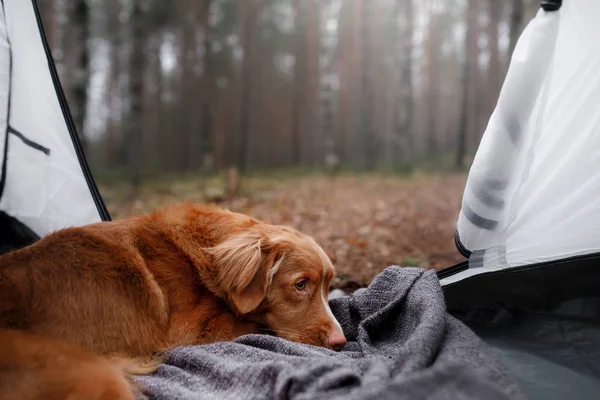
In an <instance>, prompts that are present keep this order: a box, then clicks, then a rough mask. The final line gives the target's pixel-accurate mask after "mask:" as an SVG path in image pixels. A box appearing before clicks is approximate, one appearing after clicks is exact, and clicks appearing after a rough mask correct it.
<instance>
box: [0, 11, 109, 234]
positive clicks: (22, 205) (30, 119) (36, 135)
mask: <svg viewBox="0 0 600 400" xmlns="http://www.w3.org/2000/svg"><path fill="white" fill-rule="evenodd" d="M2 8H3V9H2V16H1V17H2V18H0V124H1V125H0V135H1V137H2V140H1V142H2V144H1V146H2V147H1V148H2V150H4V148H5V141H6V147H7V148H6V150H7V152H6V157H2V162H3V165H4V168H5V173H4V174H3V183H4V186H3V188H4V190H3V192H2V198H1V200H0V209H1V210H2V211H5V212H7V213H8V214H10V215H12V216H14V217H16V218H17V219H18V220H20V221H21V222H23V223H24V224H26V225H27V226H29V227H30V228H31V229H32V230H33V231H34V232H36V233H37V234H38V235H40V236H44V235H46V234H47V233H49V232H52V231H54V230H57V229H60V228H64V227H67V226H74V225H83V224H87V223H91V222H96V221H100V220H101V213H102V212H103V211H104V210H103V207H104V206H103V204H102V201H101V199H99V197H98V196H96V197H95V196H94V194H93V193H94V190H96V188H95V185H94V184H93V181H91V177H88V179H87V180H86V175H85V169H86V168H87V164H85V160H84V158H83V155H82V154H81V153H79V154H78V152H77V151H76V144H77V142H74V141H73V140H72V135H74V131H73V128H72V127H71V130H70V129H69V126H68V123H70V116H69V114H68V109H67V108H66V104H65V103H64V101H63V102H62V103H61V100H60V96H61V95H62V92H61V90H60V87H59V86H58V82H57V80H56V79H55V80H53V76H52V73H53V72H55V71H53V68H54V65H53V64H52V62H51V61H49V59H48V58H47V54H46V48H45V47H44V40H43V39H42V35H41V30H40V26H39V19H38V18H39V15H38V14H36V10H35V8H34V4H33V2H32V1H26V0H19V1H16V0H12V1H4V2H2ZM55 78H56V77H55Z"/></svg>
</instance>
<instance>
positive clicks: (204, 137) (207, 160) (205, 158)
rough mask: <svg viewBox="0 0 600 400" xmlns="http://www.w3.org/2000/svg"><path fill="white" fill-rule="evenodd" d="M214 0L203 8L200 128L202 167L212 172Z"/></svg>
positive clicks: (204, 4)
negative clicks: (211, 11)
mask: <svg viewBox="0 0 600 400" xmlns="http://www.w3.org/2000/svg"><path fill="white" fill-rule="evenodd" d="M211 4H212V0H204V3H203V8H202V16H203V21H202V25H203V30H204V43H203V47H204V60H203V71H202V76H203V84H202V88H203V95H202V126H201V129H200V140H201V143H200V149H201V156H202V168H203V170H204V171H205V172H210V171H211V170H212V168H213V165H214V161H213V157H212V153H213V135H212V127H213V107H212V104H213V101H214V87H213V86H214V85H213V82H214V74H213V56H212V27H211V26H210V17H211V13H210V9H211Z"/></svg>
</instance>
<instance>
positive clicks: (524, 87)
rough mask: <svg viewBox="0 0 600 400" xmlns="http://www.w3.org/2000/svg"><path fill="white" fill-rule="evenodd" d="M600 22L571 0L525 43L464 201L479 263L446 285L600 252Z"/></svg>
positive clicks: (467, 243) (465, 232) (593, 11)
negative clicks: (599, 72) (511, 269)
mask: <svg viewBox="0 0 600 400" xmlns="http://www.w3.org/2000/svg"><path fill="white" fill-rule="evenodd" d="M599 18H600V2H598V1H596V0H568V1H565V2H563V4H562V7H561V8H560V10H558V11H556V12H546V11H544V10H540V11H539V12H538V14H537V16H536V17H535V18H534V19H533V20H532V21H531V23H530V24H529V25H528V26H527V28H526V29H525V31H524V32H523V34H522V36H521V37H520V39H519V41H518V43H517V46H516V48H515V51H514V54H513V56H512V59H511V62H510V67H509V71H508V73H507V76H506V80H505V82H504V85H503V88H502V91H501V93H500V96H499V99H498V103H497V106H496V109H495V111H494V113H493V115H492V116H491V118H490V121H489V124H488V126H487V129H486V131H485V133H484V135H483V138H482V141H481V143H480V146H479V149H478V151H477V154H476V157H475V159H474V162H473V165H472V167H471V169H470V171H469V177H468V180H467V184H466V187H465V192H464V195H463V202H462V209H461V212H460V215H459V218H458V222H457V237H458V243H459V248H461V249H462V250H463V253H464V254H465V255H467V256H469V262H468V263H469V265H468V268H463V269H462V271H461V272H459V273H456V274H453V275H451V276H446V277H445V278H444V279H443V284H444V285H447V284H451V283H454V282H457V281H460V280H462V279H465V278H468V277H471V276H474V275H478V274H485V273H490V272H494V271H502V270H506V269H510V268H514V267H518V266H527V265H531V264H538V263H543V262H546V263H550V262H552V261H555V260H560V259H563V258H567V257H573V256H578V255H585V254H593V253H597V252H599V251H600V239H598V238H600V203H599V202H597V201H595V200H596V199H597V198H599V197H600V156H599V153H598V151H597V149H598V148H600V109H599V108H598V106H597V105H598V104H600V75H599V74H598V71H599V70H600V57H599V56H598V54H599V51H598V50H600V42H598V40H597V37H598V35H599V34H600V25H598V23H597V21H598V19H599Z"/></svg>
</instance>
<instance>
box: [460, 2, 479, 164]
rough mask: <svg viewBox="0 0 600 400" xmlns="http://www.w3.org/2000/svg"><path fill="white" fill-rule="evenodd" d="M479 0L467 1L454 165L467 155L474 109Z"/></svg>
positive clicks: (462, 160)
mask: <svg viewBox="0 0 600 400" xmlns="http://www.w3.org/2000/svg"><path fill="white" fill-rule="evenodd" d="M478 1H480V0H468V3H467V18H466V19H467V32H466V34H465V57H464V60H463V71H462V77H461V82H462V84H461V86H462V88H463V94H462V107H461V116H460V128H459V131H458V148H457V151H456V166H457V167H458V168H464V166H465V158H466V155H467V138H468V136H469V130H470V129H471V123H470V121H473V119H472V118H470V116H471V115H472V113H473V112H474V111H475V110H474V109H473V108H474V106H475V105H474V104H473V103H474V99H475V98H476V97H475V93H476V84H475V82H476V79H477V76H478V75H479V73H478V71H477V68H478V67H477V56H478V54H479V51H478V48H477V39H478V38H477V37H476V33H477V32H478V29H477V25H478V23H479V22H478V17H479V9H478V7H477V2H478Z"/></svg>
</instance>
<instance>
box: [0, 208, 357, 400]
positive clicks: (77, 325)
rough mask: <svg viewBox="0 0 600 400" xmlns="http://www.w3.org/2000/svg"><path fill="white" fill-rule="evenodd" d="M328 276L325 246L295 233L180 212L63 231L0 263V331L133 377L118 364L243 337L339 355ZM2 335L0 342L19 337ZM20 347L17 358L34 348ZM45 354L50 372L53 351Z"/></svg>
mask: <svg viewBox="0 0 600 400" xmlns="http://www.w3.org/2000/svg"><path fill="white" fill-rule="evenodd" d="M333 275H334V269H333V265H332V264H331V261H330V260H329V258H328V257H327V255H326V254H325V252H324V251H323V250H322V249H321V247H319V246H318V245H317V244H316V243H315V241H314V240H313V239H312V238H310V237H308V236H306V235H304V234H302V233H300V232H298V231H296V230H294V229H292V228H288V227H282V226H276V225H271V224H268V223H264V222H259V221H256V220H254V219H252V218H249V217H248V216H245V215H242V214H237V213H232V212H229V211H226V210H223V209H220V208H217V207H212V206H198V205H192V204H179V205H174V206H170V207H166V208H164V209H161V210H158V211H156V212H154V213H152V214H151V215H148V216H139V217H132V218H129V219H125V220H122V221H114V222H102V223H97V224H91V225H88V226H84V227H80V228H69V229H64V230H60V231H57V232H55V233H52V234H50V235H48V236H47V237H45V238H43V239H41V240H40V241H39V242H37V243H35V244H33V245H31V246H29V247H26V248H24V249H21V250H18V251H14V252H11V253H8V254H5V255H3V256H2V257H0V328H10V329H15V330H18V331H23V332H27V333H32V334H38V335H45V336H46V337H52V338H56V339H61V340H64V341H67V342H69V343H71V344H73V345H78V346H81V347H82V351H83V349H85V350H86V351H90V352H92V353H94V354H97V355H103V356H118V357H119V358H114V359H112V360H108V361H106V360H105V361H104V362H105V363H108V364H109V366H110V368H112V369H110V368H109V370H110V371H113V372H114V371H124V372H127V371H128V370H129V371H133V372H134V373H135V372H136V368H135V367H133V368H123V367H122V365H124V361H123V358H131V359H133V358H140V357H143V358H149V357H151V355H153V354H156V353H157V352H161V351H163V350H165V349H168V348H172V347H176V346H182V345H194V344H203V343H211V342H216V341H228V340H232V339H234V338H236V337H239V336H241V335H243V334H248V333H260V332H271V333H274V334H276V335H278V336H280V337H283V338H286V339H289V340H293V341H298V342H302V343H307V344H312V345H316V346H324V347H329V348H331V349H334V350H339V349H340V348H341V347H343V346H344V344H345V343H346V339H345V337H344V334H343V332H342V329H341V327H340V325H339V323H338V322H337V321H336V319H335V317H334V316H333V314H332V313H331V311H330V309H329V306H328V303H327V294H328V287H329V283H330V281H331V279H332V278H333ZM308 315H310V318H307V316H308ZM0 332H1V333H0V341H2V342H4V340H3V339H2V335H15V333H13V332H11V333H7V332H6V331H0ZM15 340H16V339H15ZM18 340H20V341H19V343H20V345H19V348H22V349H24V350H23V352H24V353H27V352H28V351H29V350H28V349H27V347H28V346H29V345H28V344H26V343H32V344H31V346H34V344H33V342H32V341H31V338H29V337H24V338H21V339H18ZM3 345H4V344H3ZM19 351H20V350H18V349H16V350H15V349H13V351H12V352H4V351H3V349H2V348H1V347H0V353H2V354H3V357H4V359H3V362H2V364H4V366H5V367H10V365H15V366H16V365H19V366H20V367H21V368H27V365H24V364H23V362H17V361H16V360H12V361H11V357H17V358H18V357H24V356H23V355H21V356H19V354H18V353H19ZM8 353H10V354H8ZM41 353H43V352H41ZM46 353H47V354H49V355H47V357H46V358H47V361H48V363H49V364H48V368H47V370H48V371H51V369H52V364H53V362H52V357H54V356H56V355H57V354H60V353H61V351H56V348H53V349H49V350H48V352H46ZM7 354H8V355H7ZM67 356H68V354H65V357H67ZM23 359H27V357H25V358H23ZM76 359H77V357H74V358H73V361H74V362H75V361H76ZM13 361H14V362H13ZM98 362H100V361H98ZM11 363H12V364H11ZM0 366H1V365H0ZM99 368H100V367H99ZM102 368H108V367H106V365H104V366H103V367H102ZM119 368H120V369H119ZM9 369H10V368H9ZM4 370H6V368H4ZM143 370H144V367H139V368H137V371H143ZM36 371H37V372H38V375H39V373H41V372H40V371H44V369H39V368H38V369H37V370H36ZM0 374H1V373H0ZM1 379H2V377H0V381H1ZM41 381H43V379H41ZM1 389H2V388H0V390H1ZM17 397H18V396H17ZM15 398H16V397H15ZM47 398H51V397H47ZM98 398H101V397H98ZM123 398H126V397H123Z"/></svg>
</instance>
